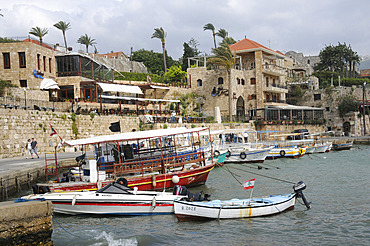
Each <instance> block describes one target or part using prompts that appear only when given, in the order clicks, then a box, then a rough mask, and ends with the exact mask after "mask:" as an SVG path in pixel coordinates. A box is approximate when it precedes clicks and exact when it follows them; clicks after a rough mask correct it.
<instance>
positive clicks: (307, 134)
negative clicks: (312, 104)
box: [287, 129, 310, 140]
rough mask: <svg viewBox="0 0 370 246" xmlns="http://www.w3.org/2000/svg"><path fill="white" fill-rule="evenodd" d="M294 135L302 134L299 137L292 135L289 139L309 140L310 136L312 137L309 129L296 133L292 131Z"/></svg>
mask: <svg viewBox="0 0 370 246" xmlns="http://www.w3.org/2000/svg"><path fill="white" fill-rule="evenodd" d="M292 133H300V134H299V135H291V136H288V137H287V139H288V140H301V139H304V138H305V139H307V138H308V136H309V135H310V133H309V132H308V130H307V129H296V130H294V131H292Z"/></svg>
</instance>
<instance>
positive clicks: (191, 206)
mask: <svg viewBox="0 0 370 246" xmlns="http://www.w3.org/2000/svg"><path fill="white" fill-rule="evenodd" d="M295 200H296V195H295V194H294V193H291V194H285V195H276V196H270V197H266V198H254V199H252V201H250V200H249V199H244V200H239V199H232V200H228V201H220V200H214V201H208V202H187V201H179V200H175V202H174V210H175V215H176V217H177V219H178V220H179V221H189V220H210V219H237V218H247V217H258V216H268V215H273V214H277V213H281V212H283V211H285V210H288V209H292V208H294V205H295Z"/></svg>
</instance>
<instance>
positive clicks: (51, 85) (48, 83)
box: [40, 79, 60, 90]
mask: <svg viewBox="0 0 370 246" xmlns="http://www.w3.org/2000/svg"><path fill="white" fill-rule="evenodd" d="M59 89H60V88H59V86H58V83H57V82H55V81H54V80H52V79H43V80H42V81H41V84H40V90H59Z"/></svg>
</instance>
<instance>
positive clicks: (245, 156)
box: [240, 152, 247, 160]
mask: <svg viewBox="0 0 370 246" xmlns="http://www.w3.org/2000/svg"><path fill="white" fill-rule="evenodd" d="M240 158H241V159H243V160H244V159H245V158H247V155H246V154H245V153H244V152H242V153H240Z"/></svg>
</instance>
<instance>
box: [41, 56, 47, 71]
mask: <svg viewBox="0 0 370 246" xmlns="http://www.w3.org/2000/svg"><path fill="white" fill-rule="evenodd" d="M42 62H43V63H44V72H46V57H45V56H44V57H43V59H42Z"/></svg>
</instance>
